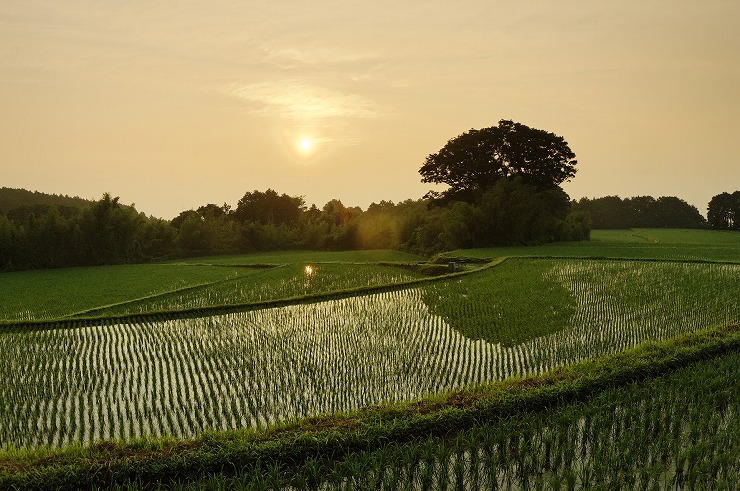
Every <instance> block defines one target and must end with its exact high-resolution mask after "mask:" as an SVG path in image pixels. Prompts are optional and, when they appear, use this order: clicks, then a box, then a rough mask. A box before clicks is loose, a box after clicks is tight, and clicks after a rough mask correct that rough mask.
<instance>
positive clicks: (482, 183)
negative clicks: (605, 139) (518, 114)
mask: <svg viewBox="0 0 740 491" xmlns="http://www.w3.org/2000/svg"><path fill="white" fill-rule="evenodd" d="M576 163H577V161H576V160H575V154H574V153H573V152H572V151H571V149H570V147H568V143H567V142H566V141H565V140H564V139H563V137H561V136H557V135H555V134H554V133H550V132H548V131H544V130H538V129H535V128H530V127H528V126H526V125H523V124H521V123H515V122H513V121H508V120H501V121H499V123H498V126H491V127H490V128H483V129H481V130H476V129H471V130H470V131H468V132H465V133H463V134H462V135H459V136H457V137H455V138H453V139H452V140H450V141H448V142H447V144H446V145H445V146H444V147H442V149H441V150H440V151H439V152H437V153H434V154H431V155H429V156H428V157H427V158H426V161H425V162H424V165H422V167H421V169H420V170H419V173H420V174H421V175H422V182H430V183H437V184H447V185H448V186H450V187H449V189H447V190H446V191H444V192H442V193H438V192H434V191H432V192H430V193H429V194H428V196H429V197H431V198H434V199H436V200H437V201H441V202H450V201H454V200H462V201H469V202H472V201H475V200H478V199H480V196H481V195H482V193H483V192H485V191H486V190H487V189H490V188H491V187H492V186H493V185H494V184H496V182H498V181H499V180H500V179H504V178H514V177H520V178H521V179H522V182H523V183H524V184H526V185H531V186H534V187H536V188H537V189H539V190H543V191H544V190H547V189H552V188H554V187H557V186H559V185H560V184H561V183H563V182H564V181H568V180H570V179H571V178H572V177H573V176H575V173H576V168H575V166H576Z"/></svg>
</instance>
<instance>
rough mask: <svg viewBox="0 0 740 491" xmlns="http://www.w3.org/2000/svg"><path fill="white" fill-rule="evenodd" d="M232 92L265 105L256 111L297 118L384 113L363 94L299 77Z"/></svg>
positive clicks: (309, 119) (296, 119) (246, 87)
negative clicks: (300, 79) (302, 80)
mask: <svg viewBox="0 0 740 491" xmlns="http://www.w3.org/2000/svg"><path fill="white" fill-rule="evenodd" d="M231 93H232V95H234V96H236V97H238V98H240V99H242V100H244V101H248V102H252V103H256V104H260V105H262V107H261V108H260V109H257V110H256V112H259V113H264V114H270V115H277V116H280V117H283V118H286V119H290V120H294V121H313V120H321V119H327V118H353V119H356V118H361V119H365V118H376V117H379V116H381V113H380V111H379V109H378V108H377V107H376V105H375V104H373V103H372V102H371V101H369V100H368V99H365V98H363V97H361V96H359V95H355V94H344V93H341V92H338V91H334V90H331V89H326V88H323V87H317V86H314V85H310V84H307V83H305V82H301V81H299V80H279V81H276V82H263V83H257V84H250V85H246V86H243V87H240V88H237V89H235V90H233V91H231Z"/></svg>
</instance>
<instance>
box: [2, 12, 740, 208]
mask: <svg viewBox="0 0 740 491" xmlns="http://www.w3.org/2000/svg"><path fill="white" fill-rule="evenodd" d="M738 25H740V2H738V1H737V0H706V1H700V0H670V1H669V0H651V1H649V2H647V1H644V0H622V1H619V2H594V1H592V0H578V1H576V0H560V1H557V2H553V1H550V0H540V1H521V2H511V1H499V0H488V1H474V0H457V1H454V2H453V1H440V0H406V1H403V2H399V1H397V0H394V1H386V0H373V1H358V0H355V1H353V0H342V1H333V0H313V1H311V2H306V1H292V0H291V1H283V0H270V1H267V0H259V1H258V0H241V1H231V0H211V1H209V2H202V1H200V2H194V1H189V0H172V1H164V0H147V1H122V0H117V1H79V0H64V1H58V0H54V1H34V0H0V113H1V114H2V117H1V118H0V186H4V187H11V188H25V189H29V190H32V191H41V192H47V193H55V194H65V195H70V196H79V197H82V198H89V199H100V198H101V197H102V195H103V193H105V192H109V193H111V194H112V195H113V196H119V197H120V202H121V203H125V204H135V206H136V208H137V210H139V211H142V212H144V213H146V214H147V215H154V216H157V217H162V218H167V219H171V218H173V217H175V216H177V214H179V213H180V212H181V211H184V210H188V209H194V208H197V207H199V206H201V205H204V204H207V203H215V204H218V205H221V204H223V203H228V204H229V205H231V206H233V207H235V206H236V204H237V202H238V200H239V199H240V198H241V197H242V196H243V195H244V194H245V193H246V192H248V191H254V190H260V191H264V190H266V189H268V188H271V189H274V190H276V191H277V192H278V193H281V194H282V193H285V194H288V195H290V196H303V197H304V199H305V201H306V203H307V204H308V205H311V204H316V205H317V206H319V207H322V206H323V204H325V203H326V202H328V201H329V200H331V199H339V200H341V201H342V202H343V203H344V204H345V205H347V206H360V207H362V208H363V209H364V208H366V207H367V206H368V205H369V204H370V203H372V202H379V201H381V200H391V201H394V202H399V201H403V200H405V199H409V198H411V199H418V198H420V197H422V196H423V195H424V194H425V193H426V192H427V191H428V190H430V189H432V185H430V184H425V183H422V182H421V176H420V175H419V168H420V167H421V165H422V164H423V163H424V159H425V158H426V157H427V155H429V154H432V153H435V152H437V151H438V150H439V149H440V148H442V147H443V146H444V145H445V143H446V142H447V141H448V140H450V139H451V138H454V137H455V136H457V135H459V134H461V133H463V132H465V131H467V130H469V129H471V128H477V129H479V128H484V127H489V126H495V125H496V124H498V121H499V120H501V119H510V120H514V121H517V122H520V123H523V124H525V125H527V126H530V127H533V128H538V129H542V130H547V131H550V132H553V133H555V134H557V135H559V136H562V137H564V138H565V140H566V141H567V142H568V144H569V146H570V148H571V149H572V150H573V152H574V153H575V154H576V157H577V159H578V165H577V169H578V171H577V174H576V176H575V178H574V179H573V180H572V181H571V182H568V183H565V184H564V185H563V188H564V189H565V191H566V192H567V193H568V194H569V195H570V197H571V198H573V199H579V198H581V197H589V198H594V197H601V196H607V195H619V196H621V197H632V196H641V195H651V196H654V197H656V198H657V197H659V196H678V197H679V198H681V199H684V200H686V201H687V202H689V203H690V204H692V205H694V206H696V207H697V208H698V209H699V211H700V212H702V213H703V214H706V206H707V203H708V202H709V200H710V199H711V197H712V196H714V195H716V194H719V193H721V192H724V191H729V192H732V191H735V190H737V189H739V188H740V157H738V156H739V155H740V29H738V28H737V26H738ZM436 189H438V190H440V189H444V187H437V188H436Z"/></svg>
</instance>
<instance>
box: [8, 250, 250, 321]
mask: <svg viewBox="0 0 740 491" xmlns="http://www.w3.org/2000/svg"><path fill="white" fill-rule="evenodd" d="M256 272H258V270H255V269H248V268H224V267H221V266H192V265H189V266H176V265H161V264H137V265H123V266H98V267H86V268H65V269H52V270H38V271H23V272H14V273H0V298H2V299H3V300H2V303H0V320H2V319H5V320H14V321H24V320H37V319H54V318H59V317H65V316H69V315H73V314H75V313H77V312H82V311H86V310H89V309H93V308H97V307H101V306H106V305H112V304H117V303H121V302H130V301H131V300H133V299H140V298H144V297H150V296H153V295H161V294H164V293H168V292H173V291H177V290H183V289H187V288H192V287H195V286H199V285H204V284H209V283H216V282H221V281H225V280H229V279H233V278H237V277H244V276H248V275H251V274H255V273H256Z"/></svg>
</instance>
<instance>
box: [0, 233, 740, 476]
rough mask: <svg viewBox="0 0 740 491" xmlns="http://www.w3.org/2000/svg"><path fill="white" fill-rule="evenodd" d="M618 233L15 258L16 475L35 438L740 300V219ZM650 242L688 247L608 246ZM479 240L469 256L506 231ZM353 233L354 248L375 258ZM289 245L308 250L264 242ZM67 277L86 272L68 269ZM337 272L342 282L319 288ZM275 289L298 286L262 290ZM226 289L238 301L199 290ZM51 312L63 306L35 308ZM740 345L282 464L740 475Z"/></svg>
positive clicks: (490, 352) (547, 352)
mask: <svg viewBox="0 0 740 491" xmlns="http://www.w3.org/2000/svg"><path fill="white" fill-rule="evenodd" d="M621 237H622V241H621V242H619V238H620V235H619V234H618V233H614V232H608V233H606V234H605V235H604V237H603V239H604V240H605V241H607V242H608V244H609V245H608V246H605V248H602V249H601V251H602V253H603V254H596V253H595V252H594V253H593V254H591V255H593V256H594V258H593V259H589V258H587V257H568V256H571V255H575V254H553V256H557V257H549V258H547V257H540V256H542V254H519V256H521V257H514V258H510V259H508V260H505V261H502V262H498V263H496V264H492V265H490V266H488V267H483V268H480V269H478V270H469V271H467V272H465V273H462V274H455V275H450V276H440V277H438V278H430V277H429V276H425V275H423V274H422V273H420V272H418V268H414V267H409V263H401V262H398V263H395V264H393V263H388V262H386V261H385V260H386V259H393V258H395V259H398V260H400V259H402V258H404V259H412V258H411V257H408V256H398V255H394V254H390V253H378V254H376V255H375V258H376V259H377V261H378V262H361V261H357V262H353V261H347V262H341V261H331V262H326V261H325V262H321V261H315V260H314V261H311V260H309V257H307V256H301V253H285V254H277V255H274V256H269V255H263V256H261V257H258V258H251V259H249V258H245V257H240V258H238V257H231V258H222V259H221V260H220V261H221V262H220V263H219V259H218V258H201V259H199V260H192V262H191V263H190V264H185V262H182V261H181V262H179V263H177V264H161V265H149V266H135V267H115V268H112V269H110V270H108V272H107V273H106V272H105V268H87V269H88V270H87V271H73V270H59V271H56V272H29V273H23V274H19V275H17V276H12V275H10V274H6V275H3V276H0V279H5V280H7V279H8V278H10V281H5V282H3V281H0V291H2V292H3V293H4V295H6V296H7V297H8V301H6V302H4V303H3V305H2V307H0V314H1V316H2V317H4V318H5V319H6V321H5V325H3V326H0V353H1V354H2V356H0V401H2V404H0V477H2V468H3V462H4V461H7V462H12V461H13V457H12V456H13V455H15V454H16V453H17V452H21V453H23V452H29V451H36V450H34V449H38V450H43V451H46V450H50V449H65V448H69V447H70V445H82V446H83V447H84V448H87V447H86V446H88V445H90V444H94V443H96V442H101V441H107V440H116V441H133V440H135V439H137V438H141V437H148V438H163V437H166V438H173V437H174V438H181V439H192V438H199V437H201V436H202V435H204V434H208V433H209V432H223V431H230V430H243V429H249V428H252V429H255V430H256V431H263V430H265V429H266V428H270V427H274V425H278V424H281V423H283V422H285V421H297V420H300V419H301V418H307V417H313V416H317V415H331V414H347V413H351V412H353V411H356V410H360V409H362V408H367V407H378V408H382V407H384V406H385V405H386V404H393V403H399V402H403V401H417V400H421V399H424V398H429V397H434V396H435V395H437V394H445V393H449V392H450V391H455V390H462V389H465V388H468V387H475V386H478V385H481V384H487V383H491V382H495V381H501V380H509V379H511V378H512V377H526V376H534V375H538V374H544V373H548V372H550V371H552V370H554V369H557V368H558V367H566V366H571V365H574V364H577V363H579V362H581V361H583V360H587V359H592V358H598V357H603V356H608V355H612V354H616V353H620V352H623V351H624V350H627V349H629V348H632V347H634V346H637V345H639V344H640V343H643V342H645V341H651V340H663V339H672V338H675V337H677V336H681V335H686V334H689V333H693V332H696V331H699V330H701V329H703V328H707V327H710V326H717V325H724V324H728V323H733V322H735V323H736V322H738V321H740V302H739V301H738V298H740V261H736V260H734V259H729V260H728V259H726V260H722V258H727V257H729V256H732V253H733V252H734V253H735V254H736V255H737V250H738V249H737V248H736V243H735V239H736V238H735V236H734V235H732V234H729V235H728V236H724V235H723V236H722V237H721V239H722V240H720V238H716V240H714V242H712V243H711V244H709V245H708V248H707V249H705V250H704V252H702V248H701V244H699V243H698V242H697V243H694V242H692V237H699V236H698V235H692V234H689V235H688V236H686V235H685V234H684V235H682V234H679V233H678V232H665V233H664V232H662V231H632V232H631V233H630V234H629V235H628V236H627V235H622V236H621ZM687 237H688V238H687ZM640 241H644V242H640ZM682 241H683V242H682ZM615 244H616V245H615ZM634 244H638V246H639V247H643V246H644V247H645V249H639V250H641V251H648V250H650V251H652V252H650V253H649V254H647V256H649V257H652V256H661V255H663V254H666V255H669V253H670V251H669V247H668V246H667V245H666V244H671V245H670V247H672V248H673V253H674V254H676V255H677V256H678V259H676V258H671V260H662V259H650V260H645V259H644V258H645V255H643V254H642V253H638V254H636V257H637V258H641V260H634V259H598V258H600V257H605V256H611V255H612V254H611V253H613V252H614V251H617V250H619V251H622V252H630V251H631V252H635V251H637V250H638V249H631V247H633V245H634ZM661 245H662V246H665V247H662V248H660V247H658V248H653V249H648V248H649V247H657V246H661ZM543 247H544V246H543ZM553 247H556V246H553ZM558 247H561V248H563V249H562V250H565V249H567V247H568V246H567V245H560V246H558ZM588 247H592V248H594V249H593V250H592V252H593V251H596V249H595V247H596V246H595V245H594V244H591V245H588V246H582V248H581V249H580V252H583V251H585V250H587V248H588ZM553 250H554V249H553ZM573 251H575V249H572V250H571V252H573ZM470 252H471V251H461V252H460V253H459V255H460V256H464V257H472V256H474V255H476V254H478V255H480V256H482V257H485V254H488V253H496V254H497V253H499V252H501V251H500V250H487V251H472V252H473V253H472V254H470ZM540 252H541V251H540ZM520 253H521V250H520ZM348 254H349V253H345V255H344V256H343V258H344V259H345V260H350V259H361V258H362V257H363V256H352V255H348ZM588 255H589V254H585V255H584V254H580V255H579V256H588ZM371 256H372V255H370V256H364V257H371ZM526 256H538V257H526ZM689 256H690V258H689V259H686V257H689ZM699 256H702V257H699ZM280 257H282V258H283V259H289V261H286V262H284V263H272V262H270V261H267V260H266V259H268V258H272V259H278V258H280ZM327 257H329V256H322V255H319V256H315V257H314V259H327ZM338 257H339V256H334V258H335V259H337V258H338ZM682 258H683V259H682ZM698 259H701V260H698ZM196 261H203V262H196ZM380 261H382V262H380ZM245 266H248V267H245ZM268 266H269V267H268ZM127 268H129V269H127ZM55 274H56V276H55ZM23 275H27V276H23ZM39 279H43V281H38V280H39ZM143 279H146V281H142V280H143ZM150 280H151V281H150ZM65 284H66V285H69V288H66V289H61V290H60V285H65ZM24 285H25V286H24ZM96 285H97V288H95V286H96ZM363 288H367V289H368V290H367V291H363V290H362V289H363ZM333 292H342V294H341V295H334V296H333V297H327V296H322V295H324V294H327V293H333ZM16 293H17V295H15V297H14V296H13V295H14V294H16ZM77 297H81V298H77ZM278 299H286V300H285V301H284V302H283V303H282V304H281V305H280V306H273V307H267V306H266V304H261V303H260V302H266V301H271V300H278ZM223 306H236V307H237V308H233V309H230V310H228V311H224V312H223V313H218V312H217V311H209V312H206V311H203V312H202V313H199V312H198V311H197V310H193V309H198V308H211V307H216V308H218V307H223ZM121 315H126V317H120V316H121ZM117 316H118V317H117ZM43 319H50V320H52V319H53V320H54V322H48V323H44V322H38V321H39V320H43ZM28 321H37V322H28ZM737 361H738V360H737V353H736V352H735V353H731V354H730V355H728V356H724V357H721V359H720V358H717V359H716V360H706V361H702V363H701V365H700V366H699V367H698V368H694V369H691V368H686V369H685V370H683V371H682V372H681V373H680V374H674V375H671V376H670V377H667V378H662V379H660V380H656V381H655V382H650V384H652V385H650V384H647V385H646V386H644V387H643V386H640V385H634V386H630V387H627V388H624V387H621V388H615V389H614V390H611V391H610V390H607V391H606V392H604V393H602V394H600V395H598V396H595V397H594V398H593V400H588V401H587V402H585V403H579V404H576V405H572V404H565V405H563V406H562V407H560V406H559V407H558V408H556V409H555V410H553V411H547V412H545V413H526V412H525V413H523V414H522V415H521V416H520V417H514V418H506V419H505V420H502V421H481V422H480V424H476V425H475V427H474V428H470V429H466V430H464V431H463V430H461V431H460V432H457V433H454V434H450V435H449V437H448V438H445V439H443V440H440V439H438V438H437V437H434V438H431V437H430V438H427V439H424V438H420V439H419V438H417V439H414V441H412V442H398V443H393V442H389V443H388V445H387V447H386V448H382V449H375V450H371V451H368V452H359V453H358V452H351V453H350V454H347V455H345V456H343V457H341V459H339V460H336V461H334V460H331V459H330V460H326V459H324V460H322V458H318V457H317V460H315V461H314V462H311V461H307V462H305V463H302V464H300V465H299V467H298V468H297V469H294V470H292V471H291V472H290V473H288V474H286V473H285V472H283V471H282V470H279V469H278V471H279V472H273V473H272V475H273V477H274V479H273V481H272V482H273V484H275V485H276V486H278V487H279V488H281V489H292V488H296V489H304V488H305V487H306V486H308V485H309V483H310V486H309V487H315V488H318V489H358V488H359V489H363V488H365V487H366V486H365V485H366V484H367V483H374V484H373V485H374V486H376V487H378V486H380V488H382V489H477V488H480V487H483V488H487V489H497V488H498V489H563V488H565V489H591V488H599V487H602V488H604V489H613V488H614V486H616V485H617V484H619V485H625V486H627V487H630V488H639V489H668V488H669V487H670V488H671V489H674V488H675V489H694V488H696V487H700V488H713V487H712V486H711V485H709V484H708V483H710V482H713V483H719V484H718V485H717V486H716V487H714V489H732V484H734V483H737V482H738V481H739V480H740V479H739V478H738V475H740V471H739V470H738V468H737V465H736V464H733V462H735V463H736V462H737V461H740V458H738V457H740V450H739V448H740V443H738V440H737V436H736V435H737V434H739V432H738V429H737V420H738V418H737V417H736V416H737V394H738V393H740V386H739V385H738V381H739V380H740V377H738V376H737V375H738V372H737V366H738V364H737ZM702 377H703V378H702ZM723 383H724V385H723ZM684 395H685V397H684ZM708 407H714V408H716V409H717V410H716V411H714V412H711V411H710V412H707V410H706V408H708ZM709 428H713V430H714V432H711V431H710V430H709ZM638 445H641V446H642V447H644V448H640V449H639V450H637V449H636V448H635V447H636V446H638ZM44 449H46V450H44ZM701 452H703V453H704V455H707V456H708V457H707V459H708V461H707V462H708V463H706V462H704V461H701V459H699V457H698V456H699V455H701ZM733 459H734V460H733ZM705 460H706V459H705ZM623 461H624V462H626V463H624V464H623V463H622V462H623ZM390 462H394V464H393V465H390V464H389V463H390ZM620 466H621V467H620ZM609 469H612V471H613V472H612V474H613V477H608V476H607V473H608V471H609ZM614 469H616V471H614ZM270 472H271V471H270V470H269V469H263V470H260V471H259V472H257V473H255V474H254V475H251V474H250V475H249V476H247V475H239V476H236V477H224V478H223V479H222V478H221V477H219V476H215V477H214V479H215V480H216V482H217V483H218V484H217V485H216V487H219V486H221V487H223V486H225V487H227V488H235V489H241V486H243V488H244V489H254V488H253V487H250V486H252V485H253V484H254V483H255V482H256V481H254V480H257V481H259V482H262V483H263V484H264V483H266V482H267V481H265V479H268V477H269V475H271V474H270ZM319 475H320V479H318V478H317V476H319ZM707 476H711V478H709V477H707ZM224 479H225V480H224ZM613 479H616V481H614V480H613ZM0 482H2V479H0ZM240 483H241V484H240ZM615 483H616V484H615ZM723 483H724V484H723ZM201 484H203V483H202V482H201ZM727 484H729V487H728V486H727ZM264 485H265V486H267V484H264ZM610 486H611V487H610ZM723 486H725V487H723ZM263 488H264V487H263ZM263 488H260V487H257V488H256V489H263Z"/></svg>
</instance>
